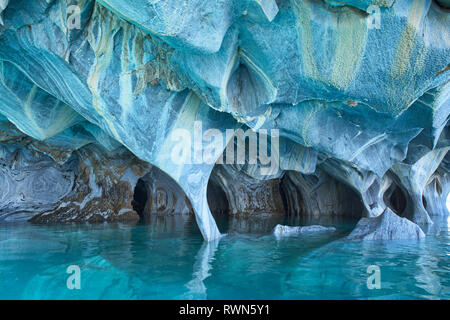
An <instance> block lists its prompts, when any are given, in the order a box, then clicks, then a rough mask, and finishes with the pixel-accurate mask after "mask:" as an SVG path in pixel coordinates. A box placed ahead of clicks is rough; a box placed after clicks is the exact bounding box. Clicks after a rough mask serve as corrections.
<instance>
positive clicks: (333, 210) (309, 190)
mask: <svg viewBox="0 0 450 320" xmlns="http://www.w3.org/2000/svg"><path fill="white" fill-rule="evenodd" d="M280 194H281V198H282V200H283V205H284V208H285V213H286V220H287V222H288V223H289V224H295V225H297V224H311V223H319V224H320V223H324V224H327V223H334V222H339V221H341V220H342V221H358V220H359V219H360V218H362V216H363V213H364V205H363V203H362V201H361V198H360V197H359V196H358V194H357V193H356V192H355V191H354V190H353V189H352V188H350V187H349V186H347V185H346V184H344V183H342V182H340V181H338V180H337V179H334V178H333V177H331V176H330V175H328V174H326V173H325V172H323V171H317V172H316V173H315V174H309V175H307V174H301V173H298V172H294V171H288V172H286V174H285V175H284V176H283V177H282V178H281V179H280Z"/></svg>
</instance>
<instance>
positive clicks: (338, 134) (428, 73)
mask: <svg viewBox="0 0 450 320" xmlns="http://www.w3.org/2000/svg"><path fill="white" fill-rule="evenodd" d="M73 5H76V6H78V9H79V10H78V9H77V10H74V7H73ZM446 5H448V2H447V1H443V0H442V1H438V3H437V2H436V1H431V0H413V1H411V0H397V1H391V0H382V1H380V0H377V1H375V0H364V1H356V0H355V1H353V0H348V1H334V0H277V1H275V0H210V1H209V0H187V1H178V0H167V1H153V0H138V1H125V0H109V1H103V0H98V1H93V0H82V1H81V0H80V1H69V0H54V1H44V0H15V1H8V0H0V129H1V130H0V142H2V143H3V144H4V145H6V146H8V145H9V146H10V145H12V144H14V145H23V146H24V147H26V148H28V149H29V150H34V151H36V152H40V153H42V154H43V155H45V156H48V157H50V158H51V159H53V160H55V161H56V162H57V164H58V165H63V164H64V163H65V161H68V159H70V158H71V154H72V153H73V152H78V151H79V152H84V149H85V148H88V149H86V150H91V149H89V148H97V149H98V150H100V151H98V152H99V153H101V154H102V153H104V152H106V153H107V154H108V159H110V158H111V157H113V155H114V154H119V155H123V153H122V151H123V150H125V149H128V150H129V151H130V152H131V153H133V154H134V156H135V157H136V161H143V162H145V163H149V164H151V165H153V166H156V167H158V168H159V169H161V170H163V171H164V172H165V173H166V174H168V175H169V176H170V177H171V178H172V179H173V180H174V181H175V182H176V183H178V184H179V186H180V187H181V188H182V189H183V191H184V192H185V194H186V196H187V198H188V199H189V200H190V202H191V205H192V207H193V211H194V213H195V215H196V219H197V222H198V225H199V227H200V230H201V232H202V234H203V236H204V238H205V239H207V240H212V239H215V238H218V237H219V236H220V232H219V230H218V228H217V226H216V223H215V220H214V218H213V216H212V214H211V211H210V208H209V206H208V201H207V187H208V181H209V179H210V175H211V172H212V170H213V167H214V163H201V164H200V163H199V164H195V163H190V164H188V163H186V164H176V163H174V162H173V161H171V152H172V150H173V149H174V148H176V146H177V142H176V141H173V139H171V135H172V134H173V133H176V132H177V130H179V129H182V130H187V131H185V132H189V133H190V134H194V132H195V130H196V123H199V122H200V121H201V123H202V130H203V132H205V131H206V130H208V129H217V130H219V132H223V133H225V132H226V130H227V129H237V128H252V129H253V130H255V131H257V130H261V129H266V130H273V129H277V130H279V134H280V149H279V157H277V161H278V164H279V166H278V169H279V170H278V171H277V172H272V175H271V176H270V179H273V178H281V177H283V175H284V174H285V172H286V171H297V172H299V173H301V174H307V175H308V174H313V173H314V172H316V171H317V170H323V171H324V172H326V173H327V174H328V175H329V176H331V177H333V179H337V180H338V181H340V182H341V183H343V184H345V185H346V186H348V187H350V188H351V189H353V190H354V191H355V192H356V193H357V194H358V196H359V197H360V199H361V202H362V204H363V207H364V210H365V212H364V215H366V216H368V217H374V216H378V215H379V214H381V213H382V212H384V211H385V210H386V207H387V206H389V203H386V199H385V197H384V196H385V193H386V192H387V191H388V190H390V188H391V186H398V187H399V188H401V189H402V190H403V192H404V193H406V201H407V202H408V205H407V209H406V210H407V213H404V215H406V216H408V217H409V218H410V219H411V220H413V221H414V222H417V223H428V224H430V223H432V221H431V219H430V216H429V215H430V212H431V211H436V208H441V209H445V210H441V209H439V210H441V211H446V212H447V213H448V211H447V210H446V207H445V205H442V203H441V202H442V201H445V199H446V196H447V195H446V194H445V195H444V194H442V192H444V191H445V192H448V186H447V185H448V179H447V178H445V177H446V176H448V166H446V165H443V163H444V162H443V159H445V156H446V154H447V151H448V148H449V143H448V136H449V135H448V126H447V123H448V118H449V113H450V99H449V95H450V85H449V80H450V68H449V63H450V28H449V26H450V15H449V12H448V10H447V9H446V7H445V6H446ZM78 12H79V16H77V13H78ZM74 14H75V16H74ZM74 21H75V24H74ZM374 21H375V23H374ZM78 23H79V25H77V24H78ZM74 26H75V27H74ZM26 137H28V138H26ZM228 142H229V141H228V140H227V139H226V138H225V134H224V139H223V141H215V140H214V142H212V143H211V144H210V145H209V146H210V147H211V145H212V146H215V147H216V148H221V149H222V151H223V150H224V148H225V146H226V145H227V143H228ZM202 143H203V145H204V146H206V144H207V142H205V141H203V142H202ZM269 144H270V143H269ZM192 147H193V146H192ZM269 147H270V146H269ZM118 150H119V151H118ZM271 150H276V148H274V147H271ZM191 151H192V152H193V153H195V152H196V149H194V148H193V149H192V150H191ZM95 153H96V152H94V151H92V150H91V152H87V153H86V157H89V155H90V154H95ZM4 157H8V155H7V154H6V153H5V154H4ZM122 158H123V157H122V156H118V159H122ZM83 159H84V158H83ZM4 160H5V161H8V159H4ZM86 161H87V159H86ZM124 161H125V160H124ZM133 161H134V160H133ZM32 162H33V161H32ZM125 162H126V161H125ZM111 163H113V162H111ZM118 167H120V166H119V165H118ZM237 168H238V169H239V170H241V172H242V174H246V175H247V176H249V177H252V178H253V179H257V180H268V179H269V177H264V176H261V174H260V173H259V169H260V167H259V165H253V164H245V165H238V166H237ZM103 170H104V168H102V169H99V170H97V171H98V172H97V174H99V175H101V174H100V173H99V172H103ZM5 174H6V173H5ZM436 177H438V178H436ZM120 179H122V178H120ZM120 179H119V180H120ZM436 179H438V180H439V183H442V184H445V186H444V187H442V186H441V187H440V189H439V190H441V192H440V194H439V195H434V196H433V192H434V191H433V190H437V189H436V188H434V189H433V188H431V187H430V183H434V184H435V183H436V181H437V180H436ZM306 180H307V179H306ZM306 180H305V181H306ZM136 181H137V179H133V180H132V181H131V180H130V181H129V184H130V185H129V187H128V188H129V190H133V188H134V184H135V183H136ZM433 181H434V182H433ZM299 183H300V182H299ZM299 189H302V188H299ZM11 190H12V189H11ZM127 192H128V191H127ZM435 192H437V191H435ZM424 195H425V198H426V199H428V200H427V206H425V205H424V204H423V203H422V196H424ZM127 201H128V200H127ZM430 201H431V202H430ZM436 202H439V203H436ZM116 207H117V204H114V208H116ZM124 207H127V208H129V207H130V204H129V203H127V204H126V205H124ZM319 207H320V205H319ZM105 210H106V209H105ZM108 210H109V209H108ZM108 210H106V211H108ZM108 212H110V211H108ZM444 213H445V212H442V214H444ZM399 214H400V213H399ZM433 214H436V212H433ZM84 216H86V215H84Z"/></svg>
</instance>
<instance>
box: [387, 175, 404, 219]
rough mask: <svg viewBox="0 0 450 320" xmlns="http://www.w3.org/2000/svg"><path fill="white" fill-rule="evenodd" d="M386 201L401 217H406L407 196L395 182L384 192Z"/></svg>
mask: <svg viewBox="0 0 450 320" xmlns="http://www.w3.org/2000/svg"><path fill="white" fill-rule="evenodd" d="M384 203H385V204H386V205H387V206H388V207H389V209H391V210H392V211H394V212H395V213H396V214H397V215H399V216H400V217H404V215H405V210H406V205H407V202H406V196H405V193H404V192H403V190H402V189H401V188H400V187H399V186H398V185H397V184H395V183H393V184H392V185H391V186H390V187H389V189H388V190H387V191H386V193H385V194H384Z"/></svg>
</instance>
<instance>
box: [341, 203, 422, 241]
mask: <svg viewBox="0 0 450 320" xmlns="http://www.w3.org/2000/svg"><path fill="white" fill-rule="evenodd" d="M424 237H425V233H424V232H423V231H422V229H420V227H419V226H418V225H417V224H415V223H414V222H412V221H410V220H408V219H406V218H401V217H399V216H398V215H396V214H395V213H394V212H392V211H391V210H390V209H386V211H385V212H384V213H383V214H381V215H380V216H378V217H375V218H362V219H361V220H360V221H359V222H358V224H357V225H356V227H355V229H354V230H353V231H352V233H350V234H349V235H348V236H347V238H346V239H347V240H400V239H420V238H424Z"/></svg>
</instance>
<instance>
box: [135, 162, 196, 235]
mask: <svg viewBox="0 0 450 320" xmlns="http://www.w3.org/2000/svg"><path fill="white" fill-rule="evenodd" d="M132 206H133V209H134V211H136V213H137V214H138V215H139V218H140V219H139V221H140V223H141V224H143V225H147V226H148V228H149V230H150V229H151V232H153V233H155V234H159V233H176V234H199V232H200V230H199V229H198V226H197V222H196V220H195V215H194V210H193V208H192V205H191V202H190V201H189V199H188V197H187V195H186V193H185V192H184V190H183V189H182V188H181V187H180V185H179V184H178V183H177V182H176V181H175V180H174V179H172V177H170V176H169V175H168V174H166V173H165V172H164V171H162V170H160V169H159V168H157V167H152V168H151V170H150V171H149V172H148V173H147V174H146V175H144V176H142V177H141V178H139V179H138V180H137V182H136V186H135V188H134V195H133V201H132Z"/></svg>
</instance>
